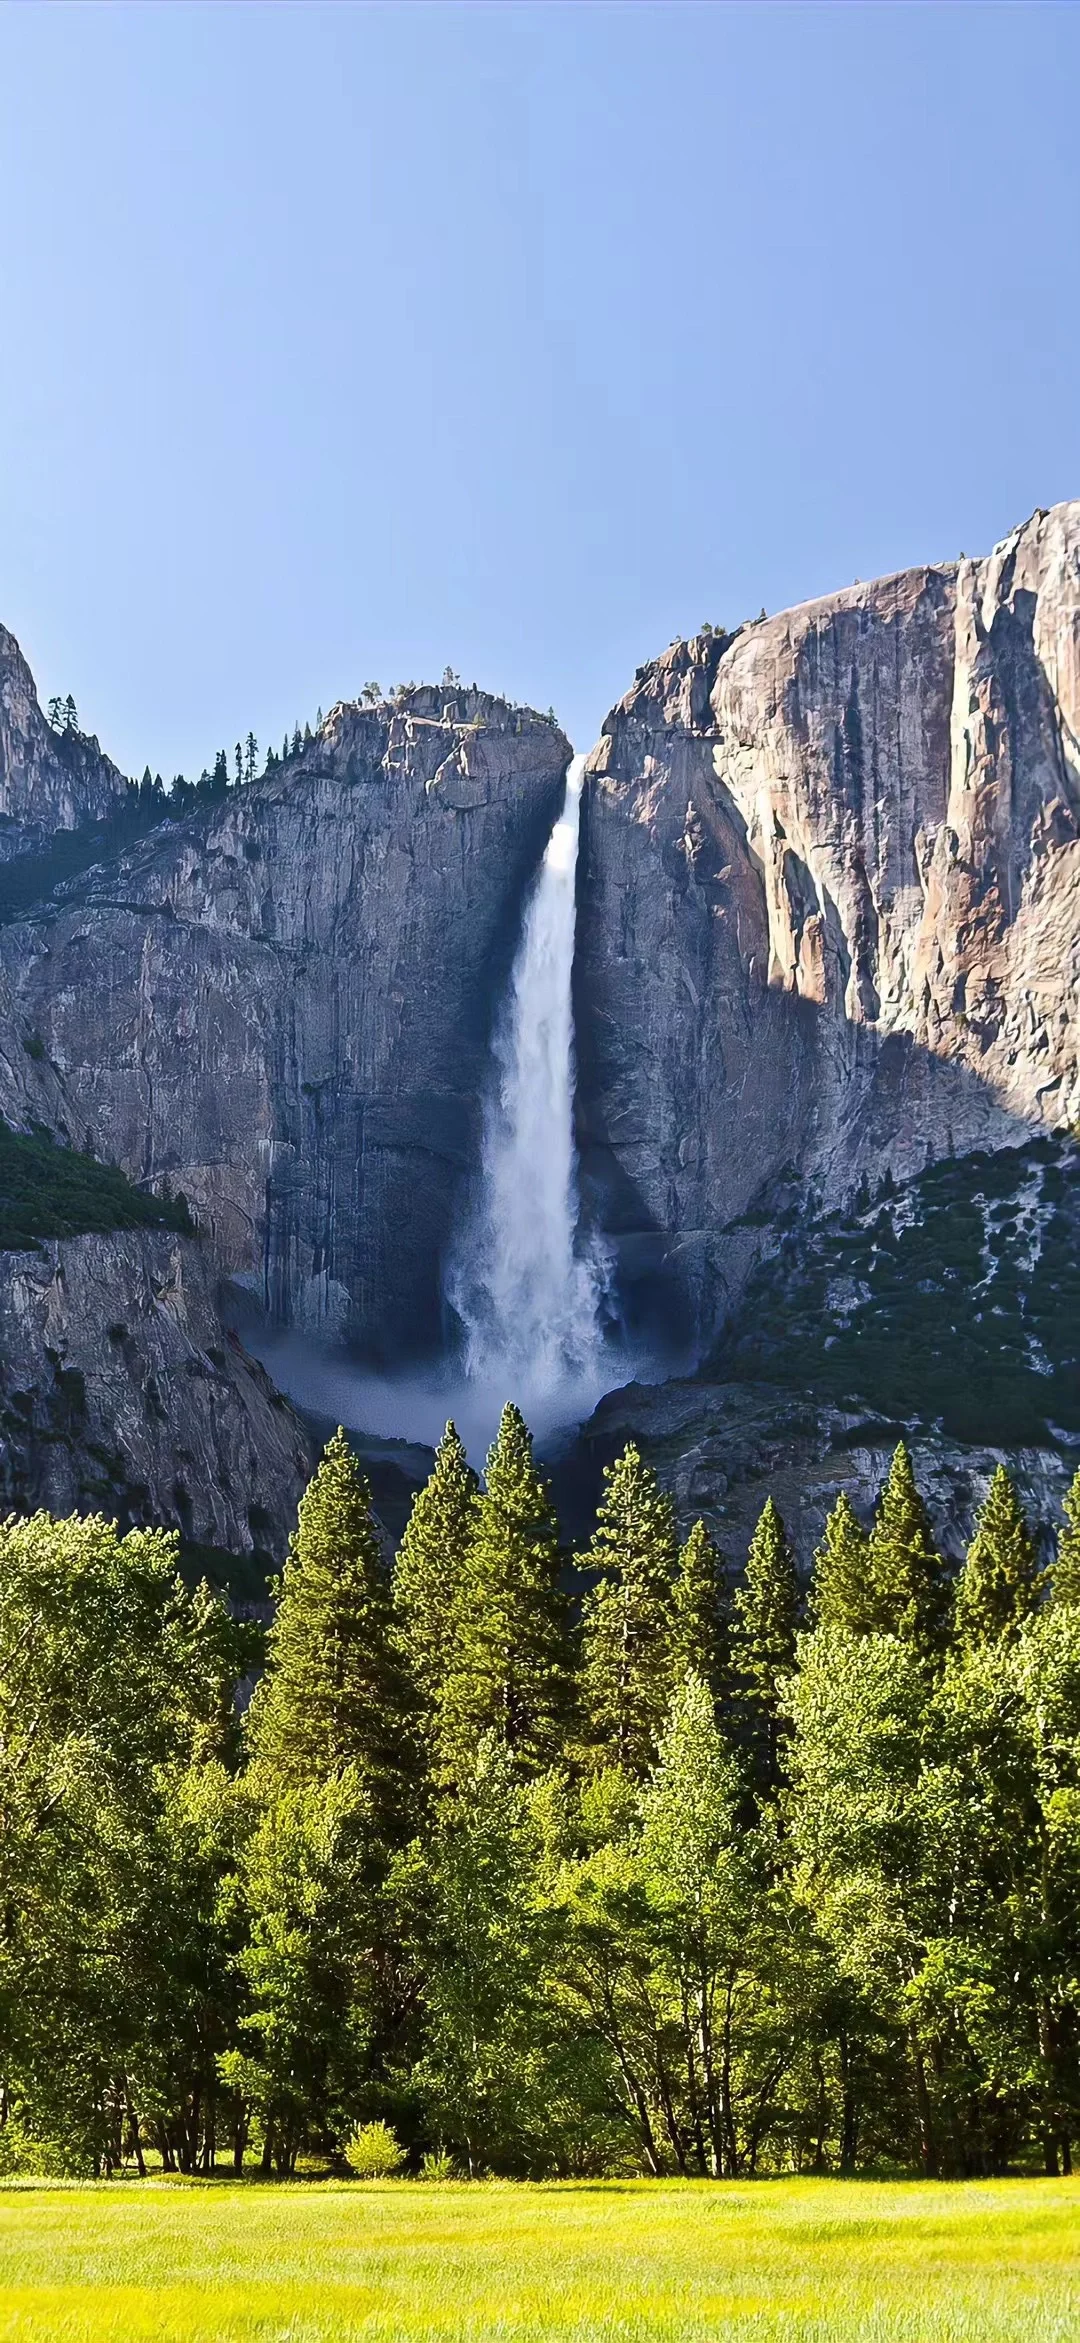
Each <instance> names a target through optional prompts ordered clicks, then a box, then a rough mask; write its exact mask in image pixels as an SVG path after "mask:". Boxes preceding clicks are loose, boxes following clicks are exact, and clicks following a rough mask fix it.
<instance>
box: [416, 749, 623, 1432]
mask: <svg viewBox="0 0 1080 2343" xmlns="http://www.w3.org/2000/svg"><path fill="white" fill-rule="evenodd" d="M584 764H585V760H584V758H583V757H575V758H574V759H573V761H572V763H571V765H570V768H569V771H568V773H567V776H566V796H565V799H564V801H563V808H562V812H561V814H560V815H559V819H558V821H557V822H556V824H555V827H554V829H553V830H552V833H551V837H550V839H549V840H548V846H547V852H546V853H545V855H544V860H543V863H542V865H541V868H540V872H539V875H538V877H537V880H536V885H535V887H534V889H533V892H532V895H531V897H530V900H529V903H528V905H527V908H526V912H525V921H524V926H523V929H522V935H521V942H520V944H519V946H518V952H517V957H516V959H515V962H514V968H513V974H512V977H511V981H510V992H509V997H508V1000H507V1003H506V1009H505V1013H504V1015H503V1017H502V1018H501V1020H500V1022H499V1025H498V1027H497V1030H496V1034H495V1058H496V1064H497V1067H498V1070H499V1079H498V1083H497V1086H496V1088H495V1091H494V1094H493V1096H492V1099H491V1101H490V1104H489V1107H488V1111H487V1116H486V1119H485V1128H484V1148H483V1166H482V1182H481V1192H480V1196H479V1200H478V1205H477V1209H476V1212H475V1214H474V1215H473V1218H472V1220H471V1222H470V1224H469V1226H468V1227H467V1228H466V1230H465V1233H464V1240H463V1242H462V1244H461V1246H460V1248H459V1252H458V1257H457V1260H456V1262H455V1264H454V1266H453V1268H452V1271H451V1275H450V1278H449V1281H448V1290H449V1298H450V1300H451V1302H452V1303H453V1305H454V1307H455V1309H456V1310H457V1312H458V1314H459V1316H460V1318H461V1320H462V1322H463V1325H464V1328H465V1338H466V1340H465V1369H466V1374H467V1376H468V1378H469V1381H470V1382H471V1383H473V1384H476V1385H479V1386H482V1387H483V1388H484V1389H486V1390H488V1391H491V1392H492V1393H493V1394H494V1393H495V1392H496V1391H497V1392H498V1395H499V1397H500V1398H505V1399H516V1400H518V1401H519V1403H520V1404H521V1405H522V1406H523V1407H525V1408H526V1410H528V1409H529V1408H531V1409H532V1411H533V1417H534V1419H535V1420H536V1422H537V1424H539V1423H540V1422H541V1421H542V1420H543V1418H544V1417H545V1416H546V1417H548V1418H549V1419H550V1418H551V1417H552V1416H553V1415H554V1414H558V1413H560V1412H561V1409H562V1407H563V1406H564V1405H565V1408H566V1413H567V1415H568V1416H569V1415H570V1414H571V1413H573V1412H574V1410H575V1404H576V1403H584V1404H592V1399H593V1397H595V1396H596V1392H595V1391H594V1390H593V1388H592V1387H593V1386H594V1385H596V1386H598V1385H599V1379H600V1352H601V1336H600V1330H599V1324H598V1316H599V1310H600V1305H601V1302H602V1299H603V1292H604V1286H605V1263H604V1259H603V1255H602V1253H601V1251H600V1249H599V1247H598V1246H596V1245H595V1244H594V1245H592V1246H589V1245H583V1244H582V1243H581V1242H580V1239H579V1232H578V1190H577V1161H576V1151H575V1147H574V1124H573V1109H574V1021H573V1006H572V999H571V979H572V973H573V964H574V910H575V902H574V884H575V875H576V871H577V856H578V833H579V826H580V818H581V782H582V774H583V771H584Z"/></svg>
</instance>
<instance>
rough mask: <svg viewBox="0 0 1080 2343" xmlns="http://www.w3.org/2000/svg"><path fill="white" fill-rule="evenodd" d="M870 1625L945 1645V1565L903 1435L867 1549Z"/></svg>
mask: <svg viewBox="0 0 1080 2343" xmlns="http://www.w3.org/2000/svg"><path fill="white" fill-rule="evenodd" d="M867 1575H868V1587H869V1611H870V1616H869V1625H870V1628H871V1630H872V1631H873V1632H875V1633H877V1634H879V1635H901V1636H905V1637H907V1638H908V1639H909V1640H911V1641H912V1642H914V1643H917V1644H918V1645H919V1646H920V1647H921V1649H922V1650H924V1651H932V1650H933V1649H935V1648H936V1647H939V1646H940V1644H941V1642H942V1640H943V1636H944V1631H945V1622H946V1617H947V1611H948V1582H947V1579H946V1575H945V1566H944V1563H943V1562H942V1559H941V1556H940V1554H939V1553H938V1551H937V1548H936V1546H935V1544H934V1533H933V1530H932V1528H931V1526H930V1516H929V1514H928V1512H927V1510H926V1506H925V1505H924V1503H923V1500H922V1497H921V1496H920V1494H919V1491H918V1488H917V1487H916V1483H915V1474H914V1472H913V1470H912V1464H911V1458H910V1456H909V1454H908V1451H907V1449H906V1447H905V1445H904V1442H903V1441H902V1440H901V1441H900V1442H899V1444H898V1446H897V1448H896V1450H895V1451H894V1454H893V1460H892V1463H891V1465H890V1466H889V1477H888V1479H887V1481H886V1483H885V1486H884V1488H883V1489H882V1492H881V1495H880V1497H879V1499H878V1503H877V1511H876V1513H875V1515H874V1524H873V1528H872V1529H871V1532H870V1541H869V1546H868V1549H867Z"/></svg>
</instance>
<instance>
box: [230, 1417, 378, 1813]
mask: <svg viewBox="0 0 1080 2343" xmlns="http://www.w3.org/2000/svg"><path fill="white" fill-rule="evenodd" d="M276 1592H277V1611H276V1614H275V1618H274V1623H273V1626H272V1627H271V1629H270V1634H269V1648H268V1655H267V1669H266V1674H265V1675H264V1677H263V1679H262V1682H261V1683H260V1684H259V1686H258V1688H257V1690H256V1693H255V1696H254V1699H253V1700H252V1703H251V1708H250V1710H249V1718H248V1737H249V1746H250V1749H251V1754H252V1759H253V1763H254V1766H255V1769H256V1772H257V1774H258V1776H259V1777H260V1780H261V1781H262V1782H263V1783H264V1784H265V1785H266V1789H267V1792H271V1791H276V1790H278V1789H283V1788H295V1789H307V1788H309V1787H312V1786H314V1785H316V1784H318V1783H322V1782H327V1781H330V1780H331V1779H332V1778H333V1777H334V1776H335V1775H336V1774H339V1773H344V1772H345V1771H346V1770H349V1771H350V1772H351V1773H353V1774H354V1775H355V1776H356V1777H357V1778H358V1779H359V1780H360V1782H361V1783H362V1784H363V1787H364V1791H365V1793H366V1795H367V1797H368V1799H369V1801H370V1807H371V1815H372V1821H373V1824H374V1827H375V1829H376V1832H377V1833H378V1834H379V1835H383V1836H385V1837H386V1838H388V1839H392V1838H393V1837H394V1836H396V1835H397V1831H398V1829H399V1827H400V1821H401V1807H402V1799H403V1790H404V1784H403V1780H402V1775H403V1773H404V1772H405V1771H407V1767H406V1766H405V1765H404V1764H403V1760H404V1759H405V1755H406V1744H405V1737H404V1730H403V1727H404V1718H405V1700H404V1690H403V1686H402V1682H401V1677H400V1673H399V1670H398V1666H397V1663H396V1660H395V1656H394V1649H393V1638H392V1631H391V1612H390V1584H389V1576H388V1573H387V1570H386V1566H385V1563H384V1560H383V1555H382V1549H381V1544H380V1539H379V1532H378V1529H377V1527H376V1524H375V1520H374V1516H373V1514H372V1510H371V1493H370V1490H369V1488H368V1484H367V1482H366V1480H365V1479H364V1476H363V1474H362V1472H361V1471H360V1468H359V1466H358V1464H357V1462H356V1458H355V1456H354V1455H353V1452H352V1449H351V1448H350V1446H349V1443H348V1441H347V1439H346V1437H345V1434H344V1432H343V1431H342V1430H341V1429H340V1427H339V1429H338V1430H337V1431H336V1432H335V1434H334V1436H333V1439H332V1440H330V1441H329V1442H328V1443H327V1446H326V1449H325V1451H324V1453H323V1457H322V1461H321V1463H320V1464H319V1466H318V1469H317V1471H316V1473H315V1475H314V1477H313V1479H312V1480H311V1481H310V1482H309V1484H308V1487H307V1489H306V1490H305V1492H304V1495H303V1497H302V1498H301V1500H300V1513H299V1520H298V1523H297V1528H296V1532H295V1535H294V1537H293V1539H292V1541H291V1543H290V1546H289V1551H288V1554H287V1556H286V1560H285V1566H284V1569H283V1570H282V1573H281V1577H280V1579H279V1581H278V1584H277V1589H276Z"/></svg>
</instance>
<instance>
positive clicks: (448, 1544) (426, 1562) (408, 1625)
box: [394, 1423, 479, 1718]
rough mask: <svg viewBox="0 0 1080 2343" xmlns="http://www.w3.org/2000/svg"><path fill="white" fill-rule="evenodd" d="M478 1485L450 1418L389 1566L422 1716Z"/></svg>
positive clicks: (448, 1628)
mask: <svg viewBox="0 0 1080 2343" xmlns="http://www.w3.org/2000/svg"><path fill="white" fill-rule="evenodd" d="M478 1488H479V1482H478V1481H477V1477H476V1474H475V1473H474V1471H473V1469H472V1466H471V1465H470V1463H469V1460H468V1458H467V1456H466V1454H465V1450H464V1447H463V1445H462V1442H461V1440H460V1439H459V1437H458V1433H457V1430H456V1427H455V1426H454V1424H453V1423H449V1424H447V1427H446V1430H445V1432H444V1433H443V1436H442V1439H441V1440H440V1442H439V1445H438V1447H437V1449H436V1451H435V1468H434V1471H433V1472H432V1474H431V1477H430V1479H429V1480H428V1481H427V1482H426V1483H425V1485H424V1487H423V1488H422V1489H419V1490H418V1491H417V1493H416V1496H415V1497H414V1499H413V1505H412V1511H411V1513H410V1515H409V1520H408V1524H407V1526H406V1530H405V1535H404V1537H403V1538H402V1541H401V1545H400V1547H399V1548H398V1557H397V1562H396V1564H395V1566H394V1610H395V1613H396V1615H397V1626H398V1636H399V1639H400V1642H401V1647H402V1651H403V1654H404V1657H405V1662H406V1665H407V1667H408V1670H409V1674H410V1676H411V1679H412V1682H413V1684H414V1685H415V1687H416V1691H417V1694H418V1696H419V1699H420V1702H421V1704H422V1706H423V1708H424V1710H425V1711H426V1712H427V1715H428V1717H429V1718H430V1717H431V1716H433V1715H434V1713H435V1711H436V1710H437V1708H438V1706H439V1704H440V1701H441V1697H442V1691H443V1686H444V1684H445V1682H446V1678H447V1675H448V1673H449V1671H450V1668H451V1664H452V1659H453V1651H454V1643H455V1637H456V1630H457V1613H458V1605H459V1601H460V1596H461V1589H462V1586H463V1583H464V1578H465V1570H466V1563H467V1558H468V1553H469V1547H470V1544H471V1541H472V1536H473V1532H474V1529H475V1527H476V1499H477V1491H478Z"/></svg>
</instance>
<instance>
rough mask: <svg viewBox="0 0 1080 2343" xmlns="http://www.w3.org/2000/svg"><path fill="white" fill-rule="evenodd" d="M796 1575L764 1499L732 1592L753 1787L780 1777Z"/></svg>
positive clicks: (770, 1785)
mask: <svg viewBox="0 0 1080 2343" xmlns="http://www.w3.org/2000/svg"><path fill="white" fill-rule="evenodd" d="M798 1625H799V1577H798V1571H797V1569H796V1566H795V1556H794V1554H793V1553H792V1550H791V1546H790V1543H789V1541H788V1534H787V1531H786V1529H785V1528H784V1524H783V1521H782V1519H781V1517H780V1514H779V1513H778V1512H777V1509H776V1506H775V1505H774V1503H773V1500H772V1498H771V1497H767V1498H766V1500H765V1505H764V1507H763V1509H762V1513H761V1516H760V1518H759V1521H758V1525H757V1528H756V1529H755V1531H754V1534H753V1537H752V1538H751V1540H750V1551H749V1553H748V1554H747V1557H746V1569H745V1571H744V1573H743V1579H742V1584H741V1585H740V1586H739V1587H737V1588H736V1592H735V1627H734V1632H733V1635H732V1651H731V1660H732V1673H733V1676H734V1679H735V1685H736V1707H737V1709H738V1710H739V1711H740V1712H741V1715H742V1720H743V1729H744V1732H745V1734H746V1738H747V1741H748V1743H749V1745H750V1749H751V1753H752V1758H753V1765H754V1774H755V1778H756V1781H757V1785H758V1787H759V1789H762V1790H772V1789H774V1788H775V1787H776V1784H777V1782H778V1781H779V1778H780V1771H781V1768H780V1736H781V1723H780V1691H779V1687H780V1684H781V1683H782V1681H783V1679H784V1678H785V1677H787V1676H790V1675H791V1674H792V1672H793V1670H794V1666H795V1637H796V1634H797V1631H798Z"/></svg>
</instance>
